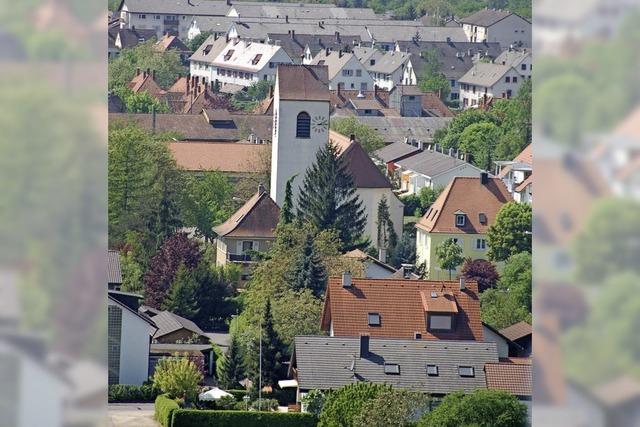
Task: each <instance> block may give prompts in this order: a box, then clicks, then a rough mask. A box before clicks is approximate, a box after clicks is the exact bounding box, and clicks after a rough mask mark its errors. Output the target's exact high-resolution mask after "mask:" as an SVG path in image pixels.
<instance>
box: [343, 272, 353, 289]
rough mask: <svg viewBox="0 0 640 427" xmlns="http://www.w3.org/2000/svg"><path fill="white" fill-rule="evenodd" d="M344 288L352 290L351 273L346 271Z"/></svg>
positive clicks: (344, 273)
mask: <svg viewBox="0 0 640 427" xmlns="http://www.w3.org/2000/svg"><path fill="white" fill-rule="evenodd" d="M342 287H343V288H351V272H350V271H345V272H343V273H342Z"/></svg>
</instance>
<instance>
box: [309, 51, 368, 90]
mask: <svg viewBox="0 0 640 427" xmlns="http://www.w3.org/2000/svg"><path fill="white" fill-rule="evenodd" d="M310 65H320V66H322V65H324V66H326V67H327V68H328V72H329V89H331V90H334V89H337V88H340V89H347V90H359V91H367V90H371V89H373V86H374V85H375V81H374V80H373V78H372V77H371V75H370V74H369V71H368V70H367V69H366V68H365V67H364V65H362V63H361V62H360V61H359V60H358V57H357V56H356V55H355V54H354V53H353V52H345V51H342V50H338V51H333V50H331V49H328V48H327V49H325V50H323V51H320V52H319V53H318V54H317V55H316V56H315V57H314V58H313V60H311V63H310Z"/></svg>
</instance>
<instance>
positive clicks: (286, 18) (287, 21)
mask: <svg viewBox="0 0 640 427" xmlns="http://www.w3.org/2000/svg"><path fill="white" fill-rule="evenodd" d="M284 22H286V23H287V24H288V23H289V15H285V16H284Z"/></svg>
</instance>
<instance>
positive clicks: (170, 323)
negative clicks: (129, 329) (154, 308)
mask: <svg viewBox="0 0 640 427" xmlns="http://www.w3.org/2000/svg"><path fill="white" fill-rule="evenodd" d="M153 322H154V323H155V324H156V326H157V327H158V331H157V332H156V333H155V335H154V336H153V337H154V338H159V337H162V336H164V335H167V334H170V333H172V332H175V331H178V330H180V329H187V330H189V331H191V332H193V333H196V334H198V335H204V332H202V329H200V328H199V327H198V325H196V324H195V323H193V322H192V321H191V320H189V319H185V318H184V317H180V316H178V315H177V314H174V313H171V312H170V311H161V312H160V313H158V314H156V315H155V316H153Z"/></svg>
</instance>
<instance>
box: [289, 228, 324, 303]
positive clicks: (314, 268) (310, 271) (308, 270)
mask: <svg viewBox="0 0 640 427" xmlns="http://www.w3.org/2000/svg"><path fill="white" fill-rule="evenodd" d="M326 284H327V271H326V269H325V268H324V265H323V264H322V259H320V256H319V255H318V254H317V253H316V251H315V249H314V248H313V235H312V234H310V233H309V234H307V238H306V240H305V242H304V246H303V248H302V252H301V253H300V255H299V256H298V260H297V262H296V266H295V270H294V271H293V274H292V275H291V287H292V288H293V289H295V290H301V289H305V288H306V289H311V291H312V292H313V294H314V295H315V296H316V297H318V296H320V295H321V294H322V293H324V289H325V286H326Z"/></svg>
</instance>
